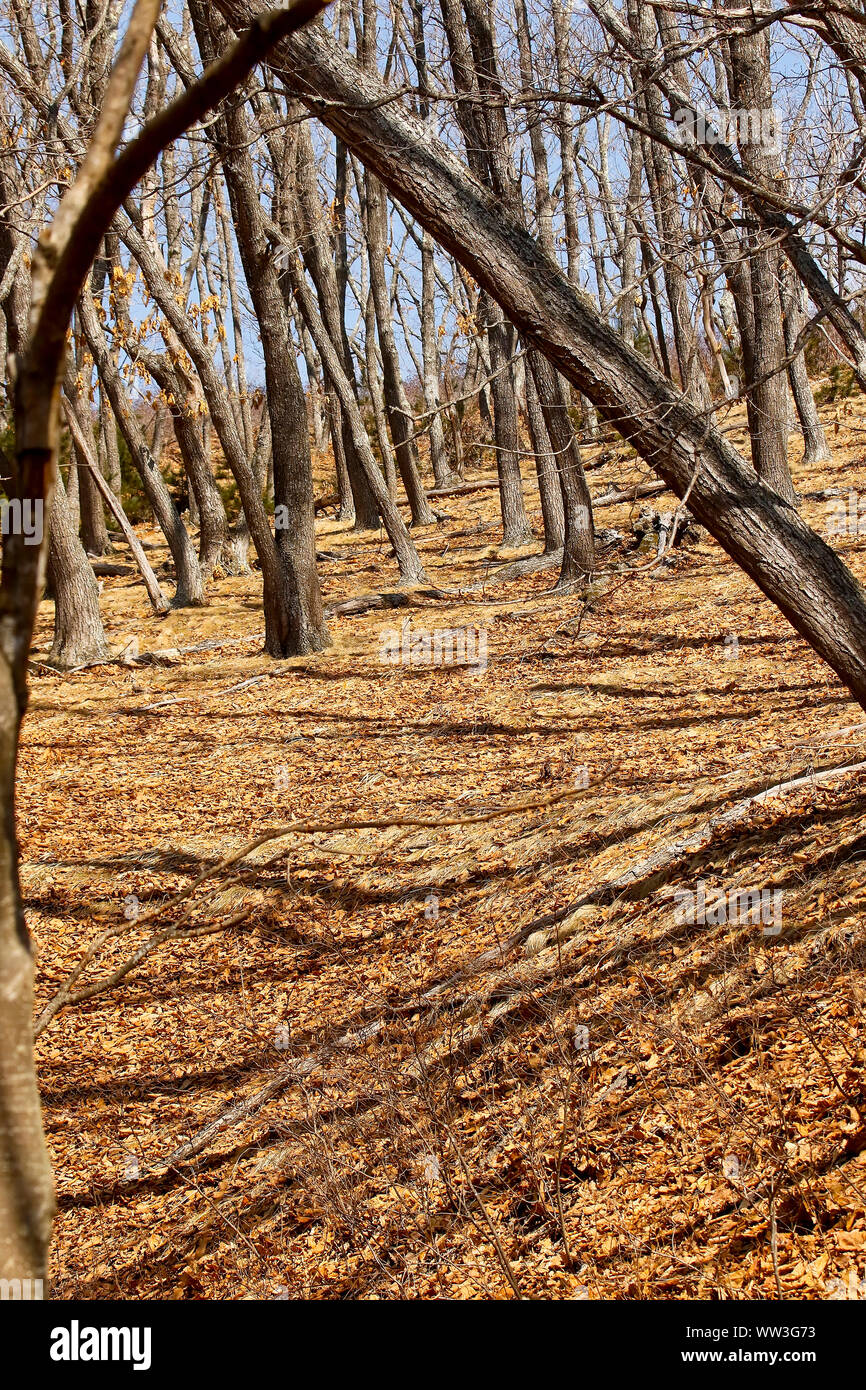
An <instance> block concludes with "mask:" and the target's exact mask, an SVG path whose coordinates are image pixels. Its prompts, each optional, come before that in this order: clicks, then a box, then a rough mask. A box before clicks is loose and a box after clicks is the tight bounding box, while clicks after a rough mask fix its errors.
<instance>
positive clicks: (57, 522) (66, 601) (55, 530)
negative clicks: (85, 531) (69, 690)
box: [48, 478, 110, 671]
mask: <svg viewBox="0 0 866 1390" xmlns="http://www.w3.org/2000/svg"><path fill="white" fill-rule="evenodd" d="M48 578H49V582H50V584H51V591H52V593H53V594H54V641H53V643H52V646H51V651H50V653H49V656H48V662H49V665H51V666H57V667H58V668H59V669H60V670H61V671H69V670H72V669H74V668H75V667H77V666H87V665H90V664H94V665H95V664H96V663H97V662H100V661H107V660H108V659H109V656H110V653H109V650H108V643H107V642H106V640H105V632H104V629H103V626H102V618H101V617H100V615H99V585H98V584H97V582H96V577H95V575H94V573H93V570H92V569H91V567H90V564H89V562H88V559H87V556H86V555H85V553H84V547H83V545H82V544H81V542H80V541H79V539H78V537H77V536H76V534H75V530H74V528H73V526H72V518H71V517H70V515H69V508H68V506H67V502H66V493H65V492H64V489H63V483H62V482H61V481H60V479H59V478H58V480H57V489H56V491H55V493H54V503H53V506H52V508H51V516H50V518H49V522H48Z"/></svg>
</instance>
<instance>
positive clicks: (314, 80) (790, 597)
mask: <svg viewBox="0 0 866 1390" xmlns="http://www.w3.org/2000/svg"><path fill="white" fill-rule="evenodd" d="M218 3H219V8H220V9H221V10H222V11H223V13H224V14H225V15H226V16H227V18H229V19H230V20H232V21H234V22H236V23H237V24H239V25H243V24H245V23H247V22H248V21H249V16H250V9H249V6H248V4H246V3H245V0H218ZM270 65H271V66H272V67H273V68H274V70H275V71H276V72H277V73H278V74H279V75H280V76H282V77H283V78H284V79H285V81H286V82H287V83H288V84H289V86H290V88H291V89H292V90H293V91H295V92H299V93H301V94H302V96H303V99H304V101H305V103H306V104H307V105H308V106H309V108H310V110H312V111H314V112H315V114H316V115H318V116H319V117H320V119H322V120H323V121H324V122H325V124H326V125H328V126H329V127H330V128H331V129H334V130H336V131H337V132H339V134H340V136H341V138H342V139H344V140H345V141H346V144H347V145H349V146H350V148H352V149H353V150H354V152H355V153H356V154H357V156H358V157H359V158H360V159H361V160H362V161H363V162H364V163H366V164H367V165H369V167H370V168H371V169H373V170H374V171H375V173H376V174H377V175H378V177H379V178H381V179H382V181H383V182H384V183H385V184H386V185H387V186H388V187H389V188H390V190H391V192H392V193H393V195H394V196H395V197H396V198H398V199H399V201H400V202H401V203H402V204H403V206H404V207H405V208H406V209H407V211H408V212H410V213H411V214H412V215H413V216H414V217H416V218H417V220H418V221H419V222H420V223H421V224H422V225H423V226H426V227H427V230H428V231H429V232H430V233H431V235H432V236H434V237H435V238H436V240H437V241H438V242H439V243H440V245H442V246H443V247H444V248H445V249H446V250H448V251H450V252H451V253H452V254H453V255H454V256H455V257H456V258H457V259H458V260H460V261H461V263H462V264H463V265H464V266H465V267H466V269H467V270H468V271H469V272H470V274H472V275H473V276H474V277H475V279H476V280H477V281H478V283H479V284H481V285H483V286H485V287H486V288H487V289H488V291H489V292H490V293H491V294H496V295H497V296H498V298H499V299H500V301H501V303H502V305H503V307H504V309H505V311H506V313H507V314H508V315H509V317H510V318H511V319H512V321H513V322H514V323H515V324H517V325H518V326H519V328H520V331H521V333H522V334H523V336H524V337H525V338H526V339H528V340H529V341H531V342H532V343H533V344H534V346H536V347H538V348H539V350H540V351H542V352H543V353H544V355H545V356H546V357H548V358H549V359H550V361H551V362H552V363H553V364H554V365H555V366H556V367H557V368H558V370H560V371H561V372H562V373H563V375H564V376H566V377H567V378H568V379H569V380H570V381H571V382H572V384H573V385H574V386H576V387H577V388H578V389H579V390H582V391H584V392H585V393H586V394H587V395H588V396H589V397H590V399H591V400H592V401H593V402H594V404H595V405H596V407H597V409H598V410H599V413H600V414H601V415H602V417H603V418H604V419H606V420H607V421H608V422H609V423H610V424H612V425H613V426H614V427H615V428H616V430H617V431H618V432H619V433H620V434H622V435H623V437H624V438H626V439H628V440H629V441H630V442H631V443H632V444H633V445H634V447H635V449H636V451H637V452H638V454H639V455H640V456H641V457H642V458H644V459H646V460H647V462H648V463H649V465H650V466H651V467H652V468H653V470H654V471H655V472H656V473H657V474H658V475H659V477H661V478H663V479H664V481H665V482H667V483H668V485H669V486H670V487H671V488H672V489H673V490H674V492H676V493H677V495H678V496H680V497H682V496H683V495H684V494H685V492H686V491H687V489H689V488H690V487H691V491H690V493H689V507H690V510H691V511H692V512H693V513H694V515H695V516H696V517H697V519H698V520H699V521H700V522H701V523H702V524H703V525H704V526H706V528H707V530H708V531H709V532H710V533H711V534H712V535H713V536H715V537H716V539H717V540H718V541H719V543H720V544H721V545H722V547H723V548H724V549H725V550H726V551H727V553H728V554H729V555H730V556H731V557H732V558H733V559H734V560H735V561H736V562H737V563H738V564H739V565H741V566H742V568H743V569H744V570H745V571H746V572H747V573H748V574H749V575H750V576H751V577H752V578H753V579H754V581H755V583H756V584H757V585H758V586H759V587H760V588H761V589H762V591H763V592H764V593H765V594H766V595H767V597H768V598H770V599H771V600H772V601H773V602H774V603H775V604H776V605H777V606H778V607H779V609H780V610H781V611H782V612H783V613H784V614H785V616H786V617H787V618H788V619H789V621H790V622H791V624H792V625H793V627H794V628H795V629H796V630H797V631H798V632H799V633H800V634H801V635H802V636H803V637H804V638H805V639H806V641H808V642H810V643H811V645H812V646H813V647H814V648H815V650H816V651H817V652H818V653H819V654H820V655H821V656H822V657H823V658H824V659H825V660H826V661H827V662H828V664H829V665H830V666H831V667H832V668H833V669H834V670H835V671H836V672H837V674H838V675H839V677H840V679H841V680H842V681H843V682H844V683H845V684H846V685H847V686H848V688H849V689H850V690H851V692H852V693H853V695H854V696H855V698H856V699H857V700H858V701H860V702H861V703H862V704H864V706H866V601H864V595H863V591H862V590H861V588H860V586H859V584H858V583H857V581H856V580H855V578H854V576H853V575H852V574H851V573H850V571H849V570H848V569H847V567H846V566H845V565H844V563H843V562H842V560H841V559H840V558H839V556H838V555H836V553H835V552H834V551H833V550H832V549H831V548H830V547H829V546H828V545H826V544H825V543H824V541H822V540H821V538H820V537H819V536H818V535H816V534H815V532H813V531H812V530H810V528H809V527H808V526H807V525H806V524H805V522H804V521H803V520H802V519H801V518H800V517H799V516H798V515H797V513H796V511H795V510H794V509H793V508H792V507H791V506H789V505H788V504H787V503H786V502H784V500H783V499H782V498H780V497H779V496H778V494H777V493H775V492H774V491H772V490H771V489H769V488H767V487H766V486H764V485H763V484H762V483H761V482H760V480H759V479H758V477H757V474H756V473H755V472H754V470H753V469H752V468H751V466H750V465H749V463H748V462H747V461H746V460H745V459H744V458H743V457H742V456H741V455H740V454H738V453H737V451H736V450H735V449H734V448H733V447H732V446H731V444H730V443H728V441H727V440H726V439H725V438H724V437H723V436H722V435H721V434H720V433H719V432H718V431H717V430H715V429H714V428H713V427H712V426H711V425H708V423H707V421H706V419H705V417H704V416H702V415H701V414H700V413H699V412H697V411H696V410H695V409H694V407H693V406H691V405H690V403H689V402H688V401H686V400H684V399H683V397H682V396H681V394H680V393H679V392H678V391H676V390H675V389H674V388H672V387H671V385H670V383H669V382H667V381H666V380H665V379H664V378H663V377H662V376H660V374H659V373H658V372H656V371H655V370H654V369H653V368H652V367H651V366H650V364H649V363H648V362H646V361H645V360H644V359H643V358H641V357H640V356H638V355H637V354H636V353H635V352H634V351H633V350H632V349H631V348H629V346H628V345H627V344H626V343H625V342H624V341H623V339H622V338H621V337H620V336H619V335H618V334H617V333H615V332H614V331H613V329H611V328H610V327H609V326H608V325H607V324H605V323H604V322H602V320H601V319H600V317H599V315H598V313H597V312H596V310H595V309H594V307H593V306H592V305H591V303H590V302H589V301H588V300H587V298H586V297H585V296H583V295H581V294H579V293H578V292H577V291H576V290H575V288H574V286H571V285H569V284H568V282H567V281H566V280H565V278H564V277H563V275H562V274H561V273H560V271H559V269H558V267H556V266H555V265H553V264H552V263H551V262H550V260H549V259H548V257H547V256H545V255H544V253H543V252H542V250H541V248H540V247H539V246H538V244H537V242H535V241H534V240H533V238H532V237H531V236H529V234H528V233H527V232H526V231H525V229H523V228H522V227H520V226H518V225H517V224H515V222H514V221H513V219H512V218H511V217H510V216H509V214H508V213H507V211H506V210H505V209H504V208H503V207H502V204H501V203H500V202H499V201H498V200H497V199H496V198H495V197H493V196H492V195H491V194H490V193H489V192H487V191H486V190H485V189H484V188H482V187H481V186H480V185H479V184H478V183H477V181H476V180H474V179H473V178H472V176H471V175H470V174H469V173H468V172H467V170H466V169H465V167H463V166H462V165H461V164H460V162H459V161H458V160H457V159H455V157H454V156H453V155H452V154H451V153H450V152H449V151H448V150H447V149H446V148H445V147H444V146H443V145H441V144H440V143H439V142H437V141H434V140H431V139H430V138H429V134H428V133H427V132H425V131H423V128H422V127H421V126H420V125H419V124H418V122H417V121H416V120H414V119H413V118H412V116H411V115H409V114H408V113H407V112H405V111H404V110H402V109H401V108H400V106H399V103H398V102H397V101H396V100H391V101H387V100H386V91H385V89H384V88H383V85H382V84H381V83H380V82H379V81H378V80H376V79H374V78H373V77H371V76H370V75H369V74H367V73H362V72H361V70H360V69H359V68H358V66H357V64H356V63H354V62H353V60H352V59H351V57H350V56H349V55H348V54H347V53H345V52H343V51H341V50H340V49H339V47H338V46H337V45H336V44H335V43H334V41H333V40H332V39H330V38H329V36H328V35H327V34H326V33H325V32H324V31H323V30H322V29H321V28H320V27H318V26H311V27H310V28H309V29H307V30H306V31H305V32H304V33H302V34H300V35H297V36H295V37H293V38H292V39H291V40H288V41H286V42H284V43H283V44H281V45H280V46H279V47H278V48H277V49H276V50H275V51H274V53H273V54H272V56H271V59H270Z"/></svg>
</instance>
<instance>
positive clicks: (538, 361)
mask: <svg viewBox="0 0 866 1390" xmlns="http://www.w3.org/2000/svg"><path fill="white" fill-rule="evenodd" d="M529 366H530V369H531V371H532V375H533V377H534V378H535V387H536V390H537V391H538V399H539V401H540V403H541V409H542V410H543V412H544V423H545V424H546V425H547V433H548V435H549V436H550V442H551V445H552V446H553V454H554V458H555V459H556V467H557V472H558V474H559V484H560V487H561V489H562V504H563V511H564V515H565V547H564V549H563V552H562V569H561V570H560V575H559V584H560V587H561V588H567V587H568V586H569V585H571V584H573V583H575V582H576V581H578V580H580V579H586V578H587V577H588V576H589V575H591V574H592V571H593V570H594V568H595V531H594V528H593V523H592V498H591V497H590V495H589V488H588V487H587V483H586V476H585V474H584V471H583V463H582V462H581V457H580V447H579V445H578V442H577V439H576V438H575V434H574V430H573V429H572V427H571V420H570V419H569V415H568V400H567V397H566V394H565V391H564V389H563V386H562V382H561V381H560V379H559V377H558V376H557V373H556V372H555V371H554V370H553V368H552V367H551V365H550V363H549V362H548V361H547V359H546V358H545V357H543V356H542V354H541V353H540V352H537V351H535V350H533V351H531V352H530V353H529Z"/></svg>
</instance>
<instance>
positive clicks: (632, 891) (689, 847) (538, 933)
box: [163, 762, 866, 1167]
mask: <svg viewBox="0 0 866 1390" xmlns="http://www.w3.org/2000/svg"><path fill="white" fill-rule="evenodd" d="M864 769H866V762H860V763H853V764H850V765H847V766H843V767H832V768H826V769H824V770H822V771H820V772H809V773H805V774H802V775H800V776H798V777H795V778H792V779H791V780H789V781H787V782H779V783H776V784H774V785H773V786H770V787H766V788H764V789H763V790H762V791H759V792H755V793H752V794H751V795H750V796H748V797H745V798H744V799H743V800H741V801H738V802H737V803H736V805H734V806H732V807H731V808H730V809H729V810H727V811H725V812H723V813H722V814H721V815H719V816H714V817H712V818H711V819H710V820H708V821H706V822H705V823H704V825H702V826H701V827H700V829H699V830H697V831H694V832H693V833H692V834H691V835H687V836H685V837H683V838H681V839H678V840H674V841H671V842H670V843H669V844H667V845H665V846H663V847H662V848H660V849H658V850H656V851H655V852H654V853H653V854H651V855H649V856H648V857H647V858H645V859H643V860H641V861H640V862H639V863H638V864H636V865H634V866H633V867H632V868H630V869H627V870H626V871H625V873H623V874H619V875H617V876H616V877H615V878H613V879H607V880H605V881H604V882H602V883H600V884H596V886H595V887H594V888H591V889H588V890H587V891H586V892H585V893H582V894H581V895H580V896H578V897H577V898H575V899H574V900H573V901H572V902H570V903H568V904H567V905H566V906H565V907H563V908H560V909H558V910H556V911H555V912H551V913H546V914H545V915H544V916H542V917H536V918H535V919H534V920H533V921H532V922H529V923H528V924H527V925H526V926H524V927H521V928H520V929H519V930H518V931H516V932H514V934H513V935H512V936H511V937H509V938H508V940H507V941H505V942H504V943H501V944H499V945H497V946H494V947H492V948H491V949H489V950H487V951H484V952H482V954H481V955H479V956H477V957H476V958H475V959H474V960H473V961H471V962H470V964H469V965H468V966H465V967H464V968H463V969H461V970H459V971H457V972H455V973H454V974H453V975H450V976H449V977H448V978H447V979H446V980H443V981H441V982H440V983H439V984H437V985H434V986H433V987H432V988H431V989H428V990H426V991H425V992H424V993H423V994H422V995H421V1002H422V1003H424V1004H430V1003H433V1002H435V1001H437V1000H439V999H441V998H442V997H443V996H445V995H450V994H452V992H453V989H454V986H455V985H457V984H459V983H461V982H462V981H465V980H466V979H468V978H470V977H471V976H473V975H477V974H480V973H481V972H482V971H484V970H486V969H488V968H489V967H491V966H501V965H503V964H504V962H505V957H506V956H507V955H508V954H509V953H510V952H511V951H513V950H515V949H516V948H517V947H518V946H520V945H522V944H523V943H524V942H527V944H528V942H529V941H530V940H532V938H533V937H534V936H535V937H538V938H542V937H543V940H539V941H537V942H536V943H535V944H534V949H533V952H532V954H533V955H534V954H537V952H538V951H540V950H542V949H543V948H544V946H545V945H547V944H549V943H550V942H551V941H552V940H554V939H555V937H556V932H555V929H556V927H557V926H558V925H559V923H561V922H562V921H563V920H564V919H566V918H568V917H571V916H572V915H573V914H574V913H576V912H577V911H578V910H579V909H580V908H581V907H584V906H586V905H591V904H595V905H598V906H601V905H603V904H606V903H611V902H613V901H614V900H615V899H617V898H620V897H625V896H629V895H630V896H647V895H648V894H649V893H650V892H652V891H653V890H654V889H655V888H656V887H658V886H659V883H658V875H659V874H661V873H664V872H665V871H666V870H668V869H669V868H671V867H672V866H673V865H674V864H675V863H677V862H678V861H679V860H680V859H681V858H683V857H688V856H689V855H692V854H695V853H697V852H699V851H700V850H701V849H703V848H705V846H706V845H707V844H708V843H709V842H710V841H711V840H712V838H713V836H714V835H715V834H716V833H717V832H718V830H720V829H722V828H723V827H725V826H728V825H731V824H734V823H735V822H736V821H737V820H738V819H739V818H740V817H741V816H742V815H743V814H745V812H746V811H747V810H749V809H750V808H751V807H752V806H756V805H760V804H761V803H763V802H764V801H768V800H769V799H770V798H771V797H774V796H786V795H788V794H789V793H790V792H793V791H796V790H798V789H799V788H801V787H806V786H817V785H820V784H822V783H824V782H828V781H830V780H831V779H832V778H834V777H843V776H848V775H851V774H853V773H856V772H862V771H863V770H864ZM554 799H556V800H563V799H565V796H564V795H563V796H559V797H557V798H554ZM576 929H577V928H575V930H576ZM570 934H571V933H569V932H566V933H564V934H563V937H562V938H560V939H565V938H566V937H567V936H568V935H570ZM633 944H634V943H633V940H632V939H629V941H628V943H627V944H623V943H620V948H619V949H618V948H616V947H614V948H613V949H612V950H605V951H604V952H602V953H601V955H600V956H599V957H598V959H596V960H594V961H593V962H590V963H589V964H587V965H586V966H585V967H584V969H583V970H582V972H581V978H582V977H583V976H584V975H586V974H587V973H591V971H592V970H595V969H598V967H599V965H600V964H601V963H602V961H605V962H608V963H609V964H611V965H613V964H615V963H616V960H617V959H619V958H623V959H624V958H626V957H627V956H628V953H629V951H630V950H631V948H632V946H633ZM513 994H514V997H511V995H509V997H508V998H506V999H501V1000H499V1001H498V1002H497V1003H496V1005H495V1008H494V1010H493V1012H492V1013H491V1014H490V1015H489V1016H488V1022H489V1021H493V1020H495V1019H496V1018H498V1017H500V1016H501V1015H503V1014H505V1013H508V1012H510V1011H511V1010H512V1009H513V1008H515V1007H516V1006H517V1005H518V1004H519V998H520V997H522V994H523V990H522V989H521V988H520V987H518V989H517V990H516V991H514V992H513ZM488 997H489V994H488ZM413 1008H417V1006H415V1005H413ZM389 1017H391V1015H388V1014H385V1015H382V1016H381V1017H379V1018H377V1019H375V1020H374V1021H373V1022H372V1023H369V1024H367V1025H365V1026H364V1027H362V1028H360V1029H354V1030H351V1031H347V1032H345V1033H343V1034H342V1035H341V1036H340V1037H339V1038H338V1039H337V1040H336V1041H335V1042H333V1043H330V1044H328V1045H327V1046H326V1047H324V1048H321V1049H319V1050H318V1051H317V1052H316V1053H315V1054H314V1055H313V1056H312V1057H308V1058H306V1059H304V1060H303V1061H293V1062H291V1063H290V1064H289V1065H288V1066H286V1067H283V1068H282V1069H281V1070H280V1071H279V1072H277V1073H276V1075H274V1076H272V1077H271V1079H270V1080H269V1081H268V1082H267V1083H266V1084H265V1085H264V1086H262V1087H261V1088H260V1089H259V1090H258V1091H256V1092H255V1093H254V1094H253V1095H252V1096H248V1097H247V1098H246V1099H244V1100H240V1101H236V1102H235V1104H234V1105H232V1106H230V1107H229V1108H228V1110H225V1111H223V1113H222V1114H221V1115H218V1116H216V1118H215V1119H213V1120H211V1121H210V1123H209V1124H207V1125H205V1126H204V1128H203V1129H200V1130H199V1131H198V1132H197V1134H195V1135H194V1136H193V1137H192V1138H191V1139H189V1140H188V1141H187V1142H186V1143H184V1144H182V1145H180V1147H179V1148H177V1149H175V1150H174V1152H173V1153H171V1154H170V1155H169V1156H168V1158H166V1159H165V1160H163V1162H164V1164H165V1166H166V1167H171V1166H172V1165H174V1164H177V1163H184V1162H187V1161H188V1160H189V1159H191V1158H195V1157H196V1156H197V1155H198V1154H199V1153H201V1152H202V1151H203V1150H204V1149H205V1148H207V1146H208V1145H209V1143H210V1142H211V1140H212V1139H214V1138H216V1137H217V1135H218V1134H220V1133H221V1132H222V1131H223V1130H224V1129H227V1128H229V1127H230V1126H233V1125H235V1124H237V1123H238V1121H240V1120H243V1119H249V1118H251V1117H252V1116H253V1115H255V1114H257V1113H258V1112H259V1111H260V1110H261V1109H262V1107H263V1106H264V1105H266V1104H267V1102H268V1101H269V1100H271V1099H273V1098H274V1097H276V1096H278V1095H280V1094H281V1093H282V1092H283V1091H285V1090H286V1089H287V1088H288V1087H289V1086H291V1085H293V1084H295V1083H296V1082H299V1081H302V1080H304V1079H305V1078H306V1077H307V1076H309V1075H310V1074H311V1073H312V1072H314V1071H315V1070H316V1069H317V1068H318V1067H320V1066H323V1065H324V1064H325V1063H326V1062H327V1061H328V1059H329V1058H330V1057H331V1056H332V1055H333V1053H334V1052H335V1051H337V1050H338V1049H346V1048H352V1047H356V1046H359V1045H361V1044H362V1043H364V1042H368V1041H370V1039H372V1038H374V1037H377V1036H378V1035H379V1034H380V1033H381V1032H382V1031H383V1030H384V1028H385V1027H386V1026H387V1023H388V1021H389ZM483 1026H484V1025H483V1024H482V1023H478V1024H477V1025H476V1027H475V1028H474V1030H471V1036H472V1037H477V1036H478V1035H479V1034H480V1032H481V1030H482V1028H483ZM464 1041H465V1039H464ZM413 1070H414V1072H415V1076H416V1079H417V1077H418V1075H419V1074H420V1066H416V1067H415V1068H413Z"/></svg>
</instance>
